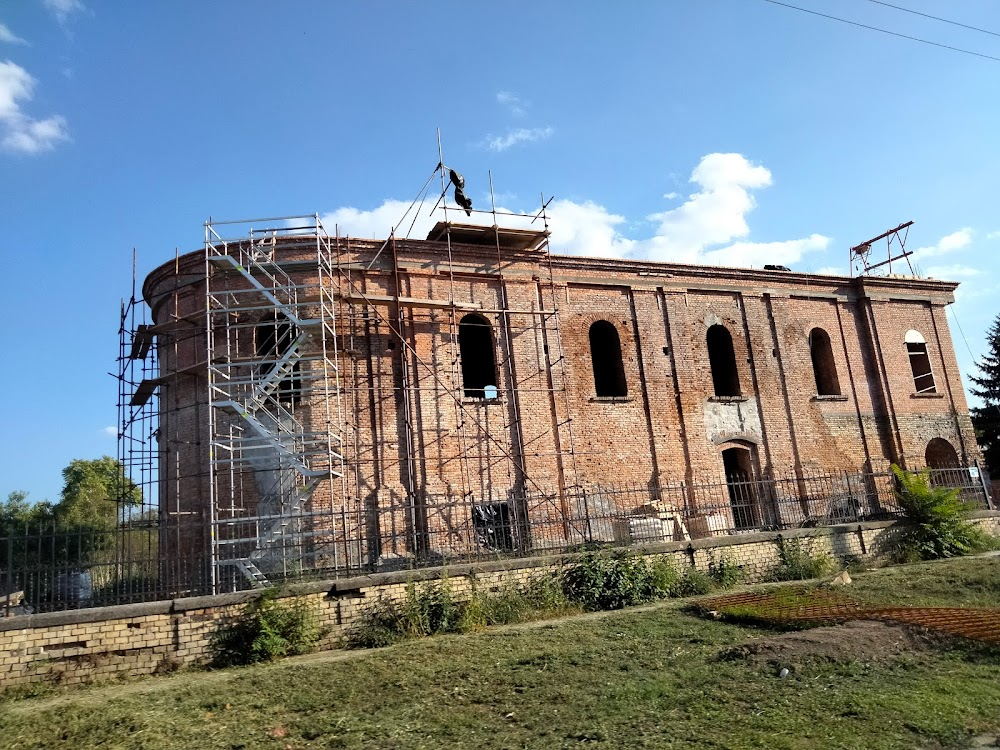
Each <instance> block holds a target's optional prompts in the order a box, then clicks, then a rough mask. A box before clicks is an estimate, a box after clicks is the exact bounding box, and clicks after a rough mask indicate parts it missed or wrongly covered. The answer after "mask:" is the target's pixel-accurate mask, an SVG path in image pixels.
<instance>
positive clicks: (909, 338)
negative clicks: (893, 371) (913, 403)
mask: <svg viewBox="0 0 1000 750" xmlns="http://www.w3.org/2000/svg"><path fill="white" fill-rule="evenodd" d="M904 341H905V342H906V353H907V354H908V355H909V356H910V371H911V372H912V373H913V388H914V390H916V392H917V393H937V387H936V386H935V385H934V373H933V372H932V371H931V358H930V357H928V356H927V342H925V341H924V337H923V336H922V335H921V334H920V331H914V330H912V329H911V330H909V331H907V332H906V337H905V338H904Z"/></svg>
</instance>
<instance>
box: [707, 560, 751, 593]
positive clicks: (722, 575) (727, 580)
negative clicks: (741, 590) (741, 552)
mask: <svg viewBox="0 0 1000 750" xmlns="http://www.w3.org/2000/svg"><path fill="white" fill-rule="evenodd" d="M708 575H709V577H710V578H711V579H712V580H713V581H714V582H715V584H716V585H717V586H719V587H720V588H724V589H729V588H732V587H733V586H735V585H736V584H738V583H739V582H740V581H741V580H742V579H743V571H742V570H741V569H740V566H739V565H737V564H736V561H735V560H733V559H732V558H730V557H726V556H725V555H722V556H720V557H719V559H718V560H716V559H714V558H713V559H712V560H711V562H709V564H708Z"/></svg>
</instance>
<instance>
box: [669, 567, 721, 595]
mask: <svg viewBox="0 0 1000 750" xmlns="http://www.w3.org/2000/svg"><path fill="white" fill-rule="evenodd" d="M714 590H715V581H713V580H712V577H711V576H710V575H709V574H708V573H705V572H703V571H701V570H698V569H697V568H694V567H691V568H688V569H687V570H686V571H684V576H683V577H682V578H681V581H680V586H679V588H678V592H677V593H678V596H701V595H702V594H709V593H711V592H712V591H714Z"/></svg>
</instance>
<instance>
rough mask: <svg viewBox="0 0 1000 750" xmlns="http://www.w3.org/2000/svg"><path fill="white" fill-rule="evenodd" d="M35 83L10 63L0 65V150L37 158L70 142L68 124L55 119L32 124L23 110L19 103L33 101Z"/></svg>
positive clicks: (57, 117)
mask: <svg viewBox="0 0 1000 750" xmlns="http://www.w3.org/2000/svg"><path fill="white" fill-rule="evenodd" d="M34 86H35V79H34V78H32V77H31V75H30V74H29V73H28V71H26V70H25V69H24V68H22V67H21V66H20V65H16V64H14V63H12V62H11V61H9V60H7V61H5V62H0V134H2V137H0V146H2V147H3V148H5V149H7V150H10V151H18V152H20V153H25V154H34V153H38V152H39V151H47V150H50V149H52V148H54V147H55V144H56V143H58V142H59V141H64V140H68V138H69V135H68V134H67V132H66V120H65V118H63V117H62V116H61V115H54V116H52V117H48V118H46V119H44V120H33V119H31V118H30V117H28V116H27V115H26V114H24V112H23V111H22V110H21V105H20V103H19V102H20V101H21V100H23V101H30V100H31V94H32V90H33V89H34Z"/></svg>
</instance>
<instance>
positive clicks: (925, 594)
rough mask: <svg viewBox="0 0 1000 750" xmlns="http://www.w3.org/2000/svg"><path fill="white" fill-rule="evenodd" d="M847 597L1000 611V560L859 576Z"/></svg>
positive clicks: (903, 568)
mask: <svg viewBox="0 0 1000 750" xmlns="http://www.w3.org/2000/svg"><path fill="white" fill-rule="evenodd" d="M853 578H854V581H853V583H852V584H851V585H850V586H848V587H846V588H845V589H844V593H845V594H847V595H848V596H850V597H851V598H853V599H856V600H857V601H861V602H869V603H872V604H902V605H913V606H918V605H919V606H925V607H1000V557H976V558H968V559H954V560H950V561H948V562H945V563H941V562H926V563H914V564H910V565H899V566H896V567H893V568H883V569H880V570H874V571H870V572H867V573H861V574H858V575H855V576H854V577H853Z"/></svg>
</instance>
